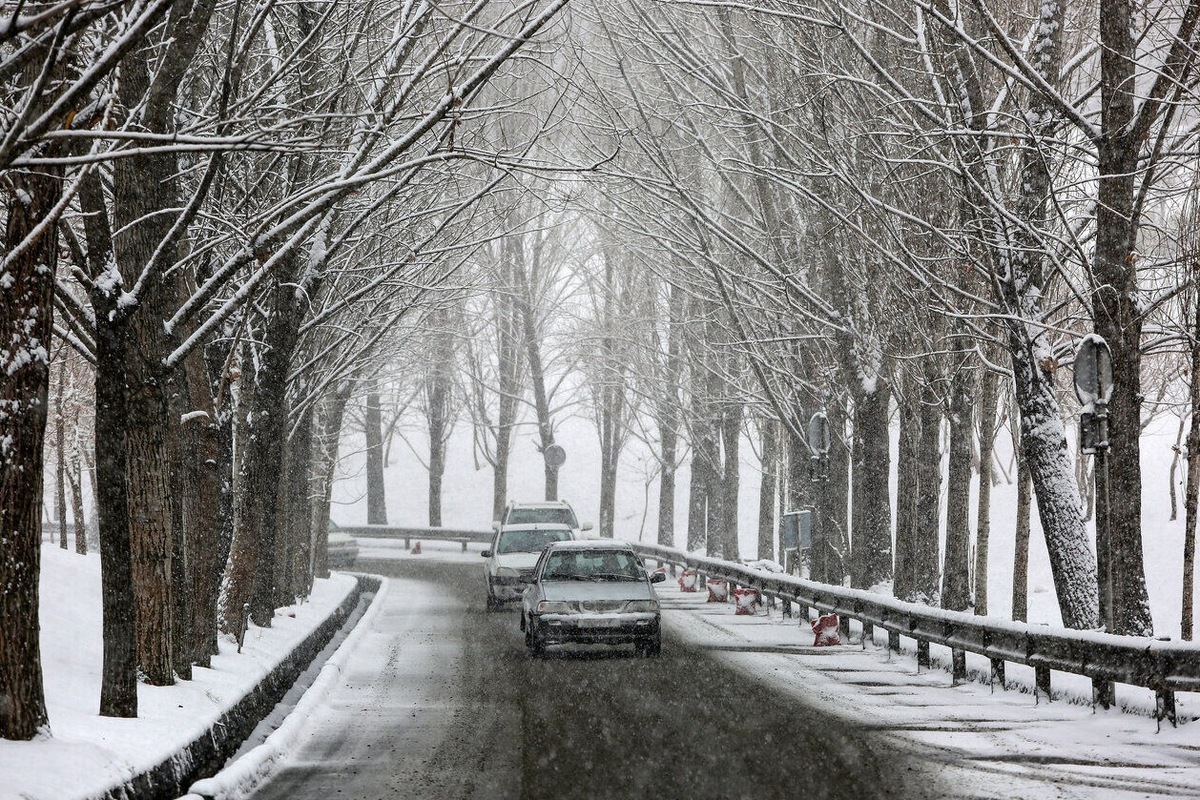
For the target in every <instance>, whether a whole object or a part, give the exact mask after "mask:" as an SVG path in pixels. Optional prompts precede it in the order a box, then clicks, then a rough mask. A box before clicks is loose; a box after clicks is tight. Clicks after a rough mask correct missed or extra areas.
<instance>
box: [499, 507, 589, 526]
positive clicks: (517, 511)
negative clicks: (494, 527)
mask: <svg viewBox="0 0 1200 800" xmlns="http://www.w3.org/2000/svg"><path fill="white" fill-rule="evenodd" d="M539 523H544V524H549V525H569V526H570V527H572V528H578V527H579V522H578V521H576V519H575V512H573V511H571V509H569V508H562V507H551V508H514V509H512V510H511V511H509V512H508V519H506V520H504V524H505V525H537V524H539Z"/></svg>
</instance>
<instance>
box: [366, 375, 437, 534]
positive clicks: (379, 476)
mask: <svg viewBox="0 0 1200 800" xmlns="http://www.w3.org/2000/svg"><path fill="white" fill-rule="evenodd" d="M432 424H433V421H432V417H431V419H430V425H432ZM363 426H364V430H365V432H366V439H367V524H368V525H387V497H386V495H385V493H384V488H383V420H382V415H381V413H380V410H379V392H378V390H377V389H376V388H375V387H374V386H372V387H371V390H370V391H368V392H367V402H366V405H365V406H364V408H363ZM429 524H430V525H432V524H434V523H433V522H432V521H431V522H430V523H429Z"/></svg>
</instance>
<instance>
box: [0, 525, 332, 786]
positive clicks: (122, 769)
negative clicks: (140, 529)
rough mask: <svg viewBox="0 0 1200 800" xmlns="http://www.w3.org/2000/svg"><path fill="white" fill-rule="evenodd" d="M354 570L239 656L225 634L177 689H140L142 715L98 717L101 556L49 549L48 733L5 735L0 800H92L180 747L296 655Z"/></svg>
mask: <svg viewBox="0 0 1200 800" xmlns="http://www.w3.org/2000/svg"><path fill="white" fill-rule="evenodd" d="M354 585H355V581H354V579H353V578H352V577H350V576H348V575H340V574H336V575H334V576H333V577H332V578H330V579H328V580H319V581H317V582H316V583H315V585H314V587H313V593H312V596H311V597H310V598H309V600H308V602H305V603H303V604H301V605H298V606H289V607H287V608H283V609H280V610H279V611H278V612H277V613H276V616H275V619H274V622H273V624H272V627H271V628H256V627H253V626H252V627H251V628H250V630H249V631H248V632H247V634H246V640H245V644H244V646H243V648H242V652H241V653H240V654H238V653H237V643H236V642H235V641H233V640H232V639H231V638H225V637H223V638H222V640H221V642H220V649H221V654H220V655H218V656H215V657H214V658H213V667H212V669H201V668H196V669H194V670H193V679H192V680H190V681H180V682H179V683H177V684H175V685H174V686H164V687H156V686H145V685H141V684H139V685H138V708H139V716H138V718H137V719H112V718H107V717H100V716H98V714H97V707H98V705H99V698H100V676H101V665H102V657H103V644H102V639H101V630H102V629H101V606H100V558H99V556H98V555H96V554H90V555H87V556H80V555H77V554H75V553H74V552H68V551H66V550H62V549H60V548H58V547H56V546H53V545H43V546H42V575H41V585H40V586H41V605H40V608H41V627H42V632H41V649H42V668H43V671H44V675H45V679H44V684H45V691H46V705H47V709H48V711H49V715H50V732H49V735H44V736H42V737H40V738H38V739H36V740H34V741H31V742H10V741H5V740H0V800H18V798H19V799H20V800H68V799H69V798H80V797H90V796H94V795H97V794H101V793H103V792H104V791H105V790H107V789H109V788H111V787H113V786H116V785H118V784H120V783H123V782H124V781H126V780H128V779H129V778H130V777H132V776H133V775H136V774H138V773H140V772H144V771H146V770H148V769H150V768H151V767H153V766H155V765H156V764H158V763H160V762H161V761H163V760H164V759H166V758H168V757H169V756H170V755H172V754H173V753H175V752H176V751H178V750H180V749H181V748H182V747H183V746H184V745H185V744H186V743H188V742H190V741H191V740H193V739H195V738H196V737H197V736H199V735H200V734H202V733H203V732H204V731H205V730H207V729H208V728H209V727H210V726H211V725H212V723H213V722H214V721H215V720H216V719H217V718H218V717H220V715H221V714H223V713H224V712H225V711H226V710H228V709H229V708H230V707H231V706H233V705H234V703H236V702H237V701H238V700H239V699H241V697H242V696H244V695H245V694H246V693H247V692H249V691H250V689H251V688H252V687H253V686H254V685H255V684H256V683H257V682H258V681H260V680H261V679H262V677H263V676H264V675H266V674H267V673H268V672H269V671H270V670H271V669H272V668H273V667H274V665H275V664H277V663H278V662H279V661H281V660H282V659H283V657H284V656H285V655H287V653H289V652H291V650H292V648H294V647H295V646H296V645H297V644H299V643H300V642H301V641H302V640H303V639H304V638H305V637H306V636H307V635H308V634H309V633H310V632H311V631H312V630H313V629H315V628H316V627H317V626H318V625H319V624H320V623H321V622H322V621H323V620H324V619H325V618H326V617H328V616H329V614H330V613H331V612H332V611H333V609H335V608H336V607H337V606H338V605H339V604H340V603H341V602H342V600H343V599H345V597H346V595H348V594H349V593H350V591H351V590H352V589H353V588H354Z"/></svg>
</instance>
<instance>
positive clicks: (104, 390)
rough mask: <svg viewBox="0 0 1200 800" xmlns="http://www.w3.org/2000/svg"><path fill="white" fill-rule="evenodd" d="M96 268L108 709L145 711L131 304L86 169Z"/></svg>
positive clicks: (97, 486)
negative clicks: (129, 457)
mask: <svg viewBox="0 0 1200 800" xmlns="http://www.w3.org/2000/svg"><path fill="white" fill-rule="evenodd" d="M79 201H80V208H81V209H82V211H83V219H84V223H83V224H84V231H85V233H86V236H87V243H88V269H89V271H90V273H91V278H92V279H93V282H94V286H93V289H92V292H91V302H92V309H93V311H94V313H95V315H96V319H97V323H98V324H97V325H96V372H95V395H96V431H95V471H94V473H93V480H92V487H93V488H94V490H95V492H96V512H97V519H98V528H99V534H100V582H101V599H102V607H103V616H104V662H103V667H102V675H101V681H100V715H101V716H106V717H136V716H137V709H138V704H137V631H136V628H135V626H134V610H133V606H134V598H133V563H132V554H131V552H130V541H129V504H128V502H127V498H126V486H125V430H126V423H125V414H126V410H127V409H126V387H125V377H124V376H125V360H126V351H127V350H128V348H129V337H128V334H127V331H126V323H127V322H128V316H127V315H128V309H127V307H125V306H122V305H121V304H120V303H119V298H120V296H121V293H122V291H123V287H122V286H121V277H120V273H119V272H117V270H116V269H115V266H116V265H115V263H114V262H113V259H112V241H111V239H110V238H109V230H110V225H109V222H108V210H107V208H106V206H105V204H104V195H103V192H102V189H101V185H100V177H99V175H98V174H97V173H95V172H90V173H88V174H87V175H85V176H84V177H83V178H82V180H81V183H80V188H79Z"/></svg>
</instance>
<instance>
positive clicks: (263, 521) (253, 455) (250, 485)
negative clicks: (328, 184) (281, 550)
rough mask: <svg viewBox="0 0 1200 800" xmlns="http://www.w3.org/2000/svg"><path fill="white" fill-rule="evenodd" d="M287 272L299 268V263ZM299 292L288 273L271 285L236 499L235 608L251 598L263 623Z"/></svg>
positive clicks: (267, 620) (271, 584)
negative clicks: (236, 578)
mask: <svg viewBox="0 0 1200 800" xmlns="http://www.w3.org/2000/svg"><path fill="white" fill-rule="evenodd" d="M297 258H298V257H297ZM286 273H287V274H291V275H296V274H298V269H296V265H293V268H292V269H289V270H286ZM296 295H297V293H296V290H295V287H294V285H293V284H292V282H291V281H289V280H287V279H284V278H281V280H280V282H279V284H278V285H277V286H276V287H275V288H274V289H273V290H272V291H271V302H270V306H271V307H270V310H269V313H268V317H267V323H266V325H267V329H266V332H265V335H264V337H263V340H262V341H263V345H262V347H263V352H262V353H261V355H260V357H259V359H258V362H257V363H258V369H257V370H256V371H255V372H254V373H253V381H254V388H253V392H252V394H251V402H252V403H253V413H252V415H251V419H250V428H249V430H247V431H246V432H245V434H244V438H245V439H246V453H245V456H244V459H243V461H242V465H241V469H240V480H239V485H238V493H239V495H240V496H239V497H238V498H237V501H238V502H239V503H240V504H241V508H242V513H239V514H238V515H237V516H238V521H239V525H240V526H241V527H240V528H239V529H238V531H237V533H236V535H235V539H234V559H235V563H236V562H237V561H238V560H239V559H242V560H245V561H247V562H248V567H249V569H248V570H247V566H246V565H243V566H242V567H241V568H240V569H239V568H238V567H235V568H234V570H233V573H234V574H235V575H236V574H240V576H241V580H240V581H239V585H238V594H237V595H233V594H232V586H231V597H232V598H233V600H234V602H235V604H236V605H235V607H236V608H240V607H241V606H242V605H243V604H244V603H246V602H249V603H250V616H251V618H252V619H253V620H254V624H256V625H258V626H259V627H263V628H267V627H270V626H271V619H272V618H273V617H274V615H275V605H274V602H273V601H274V598H275V596H276V595H275V587H276V586H277V576H276V574H275V564H276V562H275V558H274V556H275V550H276V547H277V545H278V541H279V537H278V530H277V528H278V522H279V520H278V517H277V505H278V497H279V495H278V489H279V483H280V476H281V473H282V469H283V450H284V440H285V436H286V432H287V424H288V411H289V409H288V395H287V378H288V370H289V367H290V365H291V359H292V355H293V353H294V352H295V349H296V342H297V340H298V336H299V329H300V322H301V319H302V317H303V312H302V311H301V310H300V308H299V307H298V306H297V304H296ZM244 378H245V376H243V379H244ZM239 538H240V539H241V540H242V541H241V546H240V547H239V546H238V539H239ZM247 571H248V573H249V576H252V577H251V580H250V581H249V585H247V582H246V580H245V579H246V577H247Z"/></svg>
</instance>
